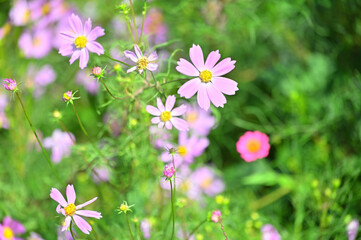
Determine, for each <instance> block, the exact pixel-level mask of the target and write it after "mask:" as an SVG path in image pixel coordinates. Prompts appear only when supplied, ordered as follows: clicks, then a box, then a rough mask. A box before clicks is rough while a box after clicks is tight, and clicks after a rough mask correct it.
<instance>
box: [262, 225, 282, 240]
mask: <svg viewBox="0 0 361 240" xmlns="http://www.w3.org/2000/svg"><path fill="white" fill-rule="evenodd" d="M261 232H262V240H281V235H280V234H279V233H278V232H277V230H276V229H275V228H274V227H273V226H272V225H271V224H266V225H264V226H263V227H262V228H261Z"/></svg>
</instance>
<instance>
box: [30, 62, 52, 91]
mask: <svg viewBox="0 0 361 240" xmlns="http://www.w3.org/2000/svg"><path fill="white" fill-rule="evenodd" d="M55 79H56V72H55V71H54V69H53V67H52V66H51V65H49V64H46V65H44V66H43V67H42V68H41V69H40V70H37V69H36V68H35V67H34V66H29V67H28V73H27V81H30V82H28V83H27V84H30V85H32V84H33V87H34V92H33V95H34V97H36V98H39V97H40V96H41V95H42V94H43V93H44V91H45V87H46V86H47V85H48V84H50V83H52V82H54V81H55ZM32 82H33V83H32Z"/></svg>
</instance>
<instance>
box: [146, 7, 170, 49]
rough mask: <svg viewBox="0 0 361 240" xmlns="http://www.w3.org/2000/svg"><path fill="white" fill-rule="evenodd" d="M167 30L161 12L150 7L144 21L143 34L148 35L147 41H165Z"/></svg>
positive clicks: (157, 42)
mask: <svg viewBox="0 0 361 240" xmlns="http://www.w3.org/2000/svg"><path fill="white" fill-rule="evenodd" d="M167 31H168V29H167V26H166V25H165V23H164V20H163V14H162V12H161V11H160V10H158V9H151V10H150V11H149V13H148V14H147V16H146V17H145V21H144V34H146V35H148V36H149V38H148V41H149V42H151V43H154V44H159V43H162V42H165V41H167Z"/></svg>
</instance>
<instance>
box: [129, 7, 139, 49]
mask: <svg viewBox="0 0 361 240" xmlns="http://www.w3.org/2000/svg"><path fill="white" fill-rule="evenodd" d="M129 4H130V9H131V11H132V17H133V26H134V35H135V38H136V39H137V42H139V38H138V31H137V24H136V23H135V14H134V6H133V2H132V0H129Z"/></svg>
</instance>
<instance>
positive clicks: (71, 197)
mask: <svg viewBox="0 0 361 240" xmlns="http://www.w3.org/2000/svg"><path fill="white" fill-rule="evenodd" d="M66 198H67V199H68V204H70V203H73V204H74V202H75V199H76V194H75V189H74V186H73V185H70V184H69V185H68V186H67V187H66Z"/></svg>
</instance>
